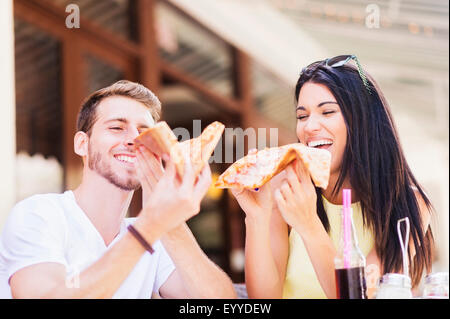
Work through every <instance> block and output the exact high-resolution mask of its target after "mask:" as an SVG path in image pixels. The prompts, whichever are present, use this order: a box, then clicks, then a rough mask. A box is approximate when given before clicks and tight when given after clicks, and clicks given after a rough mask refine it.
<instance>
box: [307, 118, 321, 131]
mask: <svg viewBox="0 0 450 319" xmlns="http://www.w3.org/2000/svg"><path fill="white" fill-rule="evenodd" d="M318 130H320V121H319V119H317V118H316V116H314V115H311V116H310V117H309V118H308V120H307V122H306V125H305V131H307V132H314V131H318Z"/></svg>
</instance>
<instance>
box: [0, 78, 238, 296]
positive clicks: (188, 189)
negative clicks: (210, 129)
mask: <svg viewBox="0 0 450 319" xmlns="http://www.w3.org/2000/svg"><path fill="white" fill-rule="evenodd" d="M160 107H161V106H160V102H159V100H158V99H157V97H156V96H155V95H154V94H153V93H152V92H151V91H149V90H148V89H147V88H145V87H143V86H142V85H140V84H137V83H133V82H129V81H119V82H117V83H115V84H113V85H111V86H109V87H106V88H104V89H101V90H99V91H97V92H94V93H93V94H92V95H91V96H90V97H89V98H88V99H87V100H86V101H85V103H84V104H83V106H82V108H81V110H80V113H79V115H78V121H77V133H76V134H75V137H74V150H75V153H76V154H78V155H80V156H81V157H82V159H83V164H84V167H83V176H82V182H81V184H80V185H79V186H78V187H77V188H76V189H75V190H74V191H70V190H69V191H66V192H65V193H63V194H44V195H35V196H32V197H30V198H28V199H26V200H24V201H22V202H20V203H18V204H17V205H16V206H15V207H14V208H13V210H12V212H11V213H10V215H9V217H8V221H7V222H6V224H5V227H4V230H3V233H2V236H1V240H0V280H1V281H0V291H3V292H4V296H2V297H14V298H111V297H112V298H150V297H151V296H152V295H153V294H155V295H156V296H158V295H159V296H161V297H163V298H234V297H235V292H234V289H233V285H232V282H231V280H230V279H229V278H228V276H227V275H226V274H225V273H224V272H223V271H222V270H221V269H220V268H219V267H217V266H216V265H215V264H213V263H212V262H211V261H210V260H209V259H208V258H207V256H206V255H205V254H204V253H203V252H202V250H201V249H200V247H199V246H198V244H197V242H196V241H195V239H194V237H193V235H192V233H191V232H190V231H189V228H188V227H187V225H186V224H185V221H186V220H187V219H189V218H190V217H192V216H193V215H195V214H197V213H198V212H199V210H200V202H201V200H202V198H203V197H204V195H205V194H206V191H207V189H208V187H209V185H210V183H211V172H210V169H209V166H208V165H206V167H205V168H204V169H203V171H202V172H201V173H200V175H199V177H198V180H196V176H194V173H193V170H192V167H191V165H190V162H189V159H188V158H186V163H187V164H186V167H185V169H186V174H185V176H184V177H183V179H182V180H179V178H178V177H177V176H176V174H175V166H174V164H173V163H172V162H171V161H170V158H168V156H165V158H164V160H165V162H166V168H165V169H163V168H162V165H161V161H160V160H158V159H156V158H155V156H153V154H152V153H151V152H150V151H148V150H146V149H145V148H142V147H141V148H140V149H139V150H135V145H134V142H133V140H134V138H135V137H136V136H138V135H139V134H140V132H142V131H143V130H145V129H146V128H148V127H150V126H152V125H153V124H154V122H155V121H156V120H158V118H159V113H160ZM140 186H142V191H143V199H144V200H143V209H142V211H141V212H140V214H139V216H138V217H137V218H125V216H126V213H127V210H128V207H129V204H130V201H131V198H132V196H133V192H134V190H136V189H137V188H139V187H140ZM130 225H131V227H130ZM159 239H161V240H159Z"/></svg>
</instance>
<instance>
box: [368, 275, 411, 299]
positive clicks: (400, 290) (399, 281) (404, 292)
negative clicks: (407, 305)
mask: <svg viewBox="0 0 450 319" xmlns="http://www.w3.org/2000/svg"><path fill="white" fill-rule="evenodd" d="M411 298H412V291H411V278H410V277H409V276H407V275H404V274H385V275H383V277H381V278H380V281H379V284H378V290H377V293H376V299H411Z"/></svg>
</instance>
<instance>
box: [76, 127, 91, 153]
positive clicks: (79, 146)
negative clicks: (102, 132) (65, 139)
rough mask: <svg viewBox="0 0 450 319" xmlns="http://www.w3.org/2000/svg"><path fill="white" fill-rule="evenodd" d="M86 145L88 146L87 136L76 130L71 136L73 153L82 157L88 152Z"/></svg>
mask: <svg viewBox="0 0 450 319" xmlns="http://www.w3.org/2000/svg"><path fill="white" fill-rule="evenodd" d="M88 146H89V136H88V135H87V134H86V133H85V132H82V131H78V132H76V133H75V136H74V138H73V149H74V151H75V154H78V155H80V156H81V157H84V156H86V155H87V154H88Z"/></svg>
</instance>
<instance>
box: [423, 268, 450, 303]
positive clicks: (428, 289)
mask: <svg viewBox="0 0 450 319" xmlns="http://www.w3.org/2000/svg"><path fill="white" fill-rule="evenodd" d="M422 296H423V298H427V299H448V298H449V295H448V272H439V273H434V274H429V275H427V276H426V277H425V286H424V289H423V295H422Z"/></svg>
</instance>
